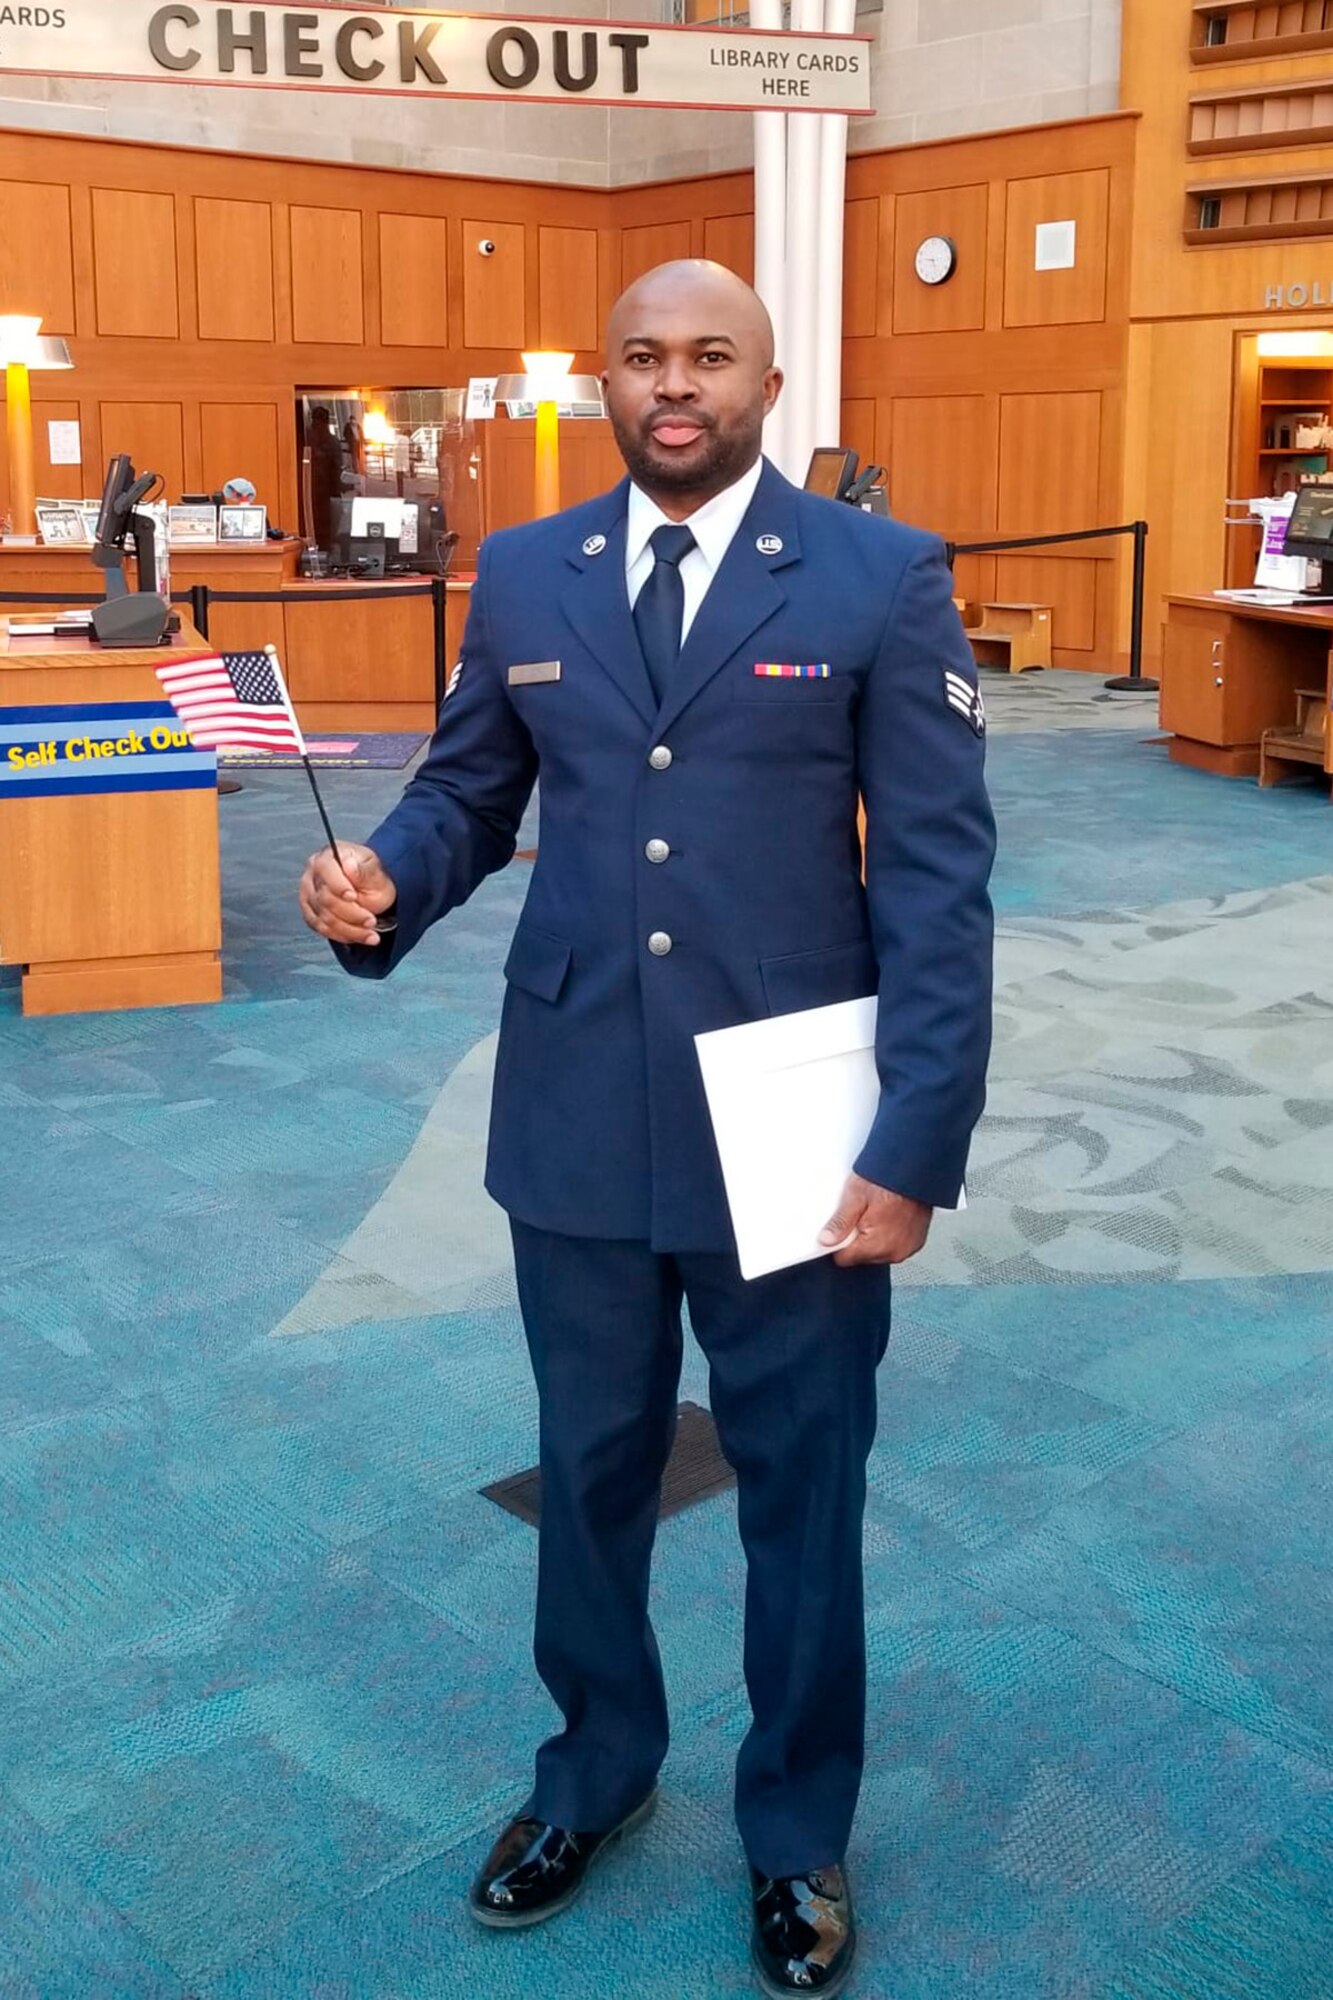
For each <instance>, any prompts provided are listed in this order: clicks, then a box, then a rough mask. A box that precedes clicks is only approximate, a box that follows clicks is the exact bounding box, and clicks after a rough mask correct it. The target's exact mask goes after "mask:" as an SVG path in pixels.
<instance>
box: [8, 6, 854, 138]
mask: <svg viewBox="0 0 1333 2000" xmlns="http://www.w3.org/2000/svg"><path fill="white" fill-rule="evenodd" d="M0 13H2V14H3V27H0V74H5V73H8V74H10V75H16V76H41V77H43V78H45V77H51V76H56V77H61V78H63V77H81V76H82V77H96V78H106V79H113V80H114V79H117V78H126V79H129V80H132V81H136V82H141V81H148V82H155V83H158V82H160V83H183V84H190V85H194V84H209V83H227V84H243V85H244V86H245V87H246V88H247V89H251V88H253V89H257V90H263V89H280V90H282V89H285V90H340V91H349V90H350V91H358V92H362V93H369V94H370V95H373V96H397V97H477V98H499V99H500V100H501V101H502V102H505V103H510V104H512V103H514V102H515V100H517V99H520V98H527V99H528V100H529V101H532V102H536V103H543V104H623V105H644V106H649V105H656V106H664V107H666V108H669V109H681V110H684V109H687V108H697V109H701V110H723V111H774V110H781V111H845V112H849V113H851V114H853V115H857V114H861V115H864V114H867V113H869V111H870V108H871V106H870V46H871V44H870V37H869V36H867V35H807V34H796V33H790V34H784V33H776V34H772V33H756V32H753V31H751V30H749V29H737V28H707V27H697V28H696V27H666V26H661V27H659V26H657V25H649V26H644V25H641V24H639V23H636V22H622V21H603V22H599V21H594V20H587V21H582V20H581V21H578V22H577V23H568V22H563V21H559V20H547V19H545V18H539V19H532V20H530V19H528V18H526V17H522V16H517V15H505V14H483V15H471V14H441V13H433V12H430V11H427V10H425V9H421V8H412V7H375V6H369V7H361V8H356V9H353V8H352V7H349V6H347V5H346V4H343V5H337V6H320V7H319V8H317V9H316V8H313V7H312V8H311V9H310V11H309V12H308V13H298V12H296V11H294V10H293V9H292V8H291V7H289V6H282V5H275V4H272V3H271V0H270V4H268V5H250V6H246V7H244V8H237V7H232V6H219V5H217V4H212V5H210V4H209V0H195V4H193V5H191V6H162V5H159V0H61V4H60V5H59V6H58V7H55V6H53V7H5V8H3V9H0Z"/></svg>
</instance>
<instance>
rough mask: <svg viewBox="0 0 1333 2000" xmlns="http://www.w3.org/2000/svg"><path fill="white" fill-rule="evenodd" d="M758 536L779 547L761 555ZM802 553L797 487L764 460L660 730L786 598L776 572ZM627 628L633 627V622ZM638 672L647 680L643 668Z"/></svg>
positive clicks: (660, 717) (679, 666) (674, 681)
mask: <svg viewBox="0 0 1333 2000" xmlns="http://www.w3.org/2000/svg"><path fill="white" fill-rule="evenodd" d="M761 540H765V541H776V542H777V543H778V544H779V545H780V546H779V547H777V548H776V549H772V550H771V552H770V553H769V554H767V555H765V554H764V553H763V552H762V551H761V550H760V549H759V547H758V543H759V542H760V541H761ZM800 554H801V545H800V539H799V536H798V534H797V526H796V490H795V488H794V487H792V486H790V485H789V484H788V483H787V481H786V480H785V479H784V478H783V476H782V474H781V473H780V472H777V471H775V470H774V468H773V467H772V466H771V465H769V464H768V463H767V462H765V465H764V470H763V473H762V475H761V477H760V480H759V484H758V486H757V487H756V488H755V495H754V499H753V500H752V501H751V502H750V506H749V509H748V510H747V512H746V515H745V518H744V520H743V521H742V522H741V525H740V527H739V528H738V529H737V530H736V533H735V535H734V536H733V538H732V542H731V547H730V548H729V549H728V550H727V553H726V555H725V556H724V557H723V559H722V566H721V568H720V569H719V570H718V573H717V575H716V576H715V577H714V578H713V581H712V583H711V584H710V585H709V587H708V594H707V596H706V597H705V598H704V601H703V603H702V604H701V605H700V606H699V610H698V613H697V615H696V617H695V620H694V623H693V624H692V625H691V627H690V634H689V637H688V638H687V639H686V641H685V644H684V646H683V647H682V648H681V655H680V659H679V660H678V662H677V663H676V671H675V673H674V674H673V675H672V677H671V684H670V686H669V687H668V689H667V694H666V699H665V701H664V702H663V703H662V707H661V711H660V713H658V714H657V717H656V721H657V727H658V729H659V731H662V730H665V729H666V727H667V725H668V724H669V723H672V722H674V721H675V719H676V717H677V716H678V715H679V714H680V712H681V710H682V709H683V708H685V707H686V706H687V704H688V703H690V702H692V701H693V700H694V698H695V696H696V695H697V694H698V693H699V692H700V690H701V689H703V688H704V687H706V686H707V685H708V682H709V681H710V680H712V678H713V676H714V675H715V674H718V673H720V672H721V671H722V669H723V667H725V666H726V664H727V662H728V661H729V660H731V659H732V658H733V657H734V656H735V654H736V653H737V652H738V651H739V650H740V648H741V647H742V646H743V645H744V644H745V641H746V640H747V639H748V638H749V636H750V634H751V633H752V632H757V631H758V629H759V627H760V626H761V625H762V624H763V623H764V621H765V620H766V619H768V618H771V617H772V616H773V614H774V612H775V611H777V610H779V609H780V608H781V607H782V605H784V604H785V603H786V601H787V593H786V591H785V589H784V588H783V586H782V584H781V583H780V582H779V580H778V577H777V576H776V575H775V574H774V572H775V571H779V570H782V569H785V568H786V567H787V566H788V564H790V563H794V562H797V561H799V560H800ZM622 565H623V543H622ZM622 573H623V570H622ZM630 629H631V632H632V631H633V626H632V625H631V627H630ZM640 658H642V656H640ZM642 671H643V676H644V680H645V682H646V681H647V677H648V673H647V668H646V667H644V668H643V669H642ZM650 700H651V696H650Z"/></svg>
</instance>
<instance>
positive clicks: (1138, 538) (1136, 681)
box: [944, 521, 1158, 694]
mask: <svg viewBox="0 0 1333 2000" xmlns="http://www.w3.org/2000/svg"><path fill="white" fill-rule="evenodd" d="M1108 535H1132V536H1133V537H1134V578H1133V584H1132V586H1131V589H1132V597H1131V600H1130V622H1129V672H1128V673H1127V674H1116V675H1115V676H1114V677H1113V678H1112V679H1111V680H1109V681H1107V683H1106V685H1107V687H1108V688H1112V689H1114V690H1115V691H1116V692H1117V693H1119V692H1124V693H1126V694H1128V693H1130V692H1131V691H1136V690H1138V689H1140V688H1141V689H1142V690H1143V691H1144V692H1145V693H1148V692H1150V691H1151V690H1152V689H1153V688H1155V687H1156V686H1157V685H1158V683H1157V682H1156V681H1155V680H1151V679H1149V678H1148V677H1147V676H1146V675H1145V674H1144V671H1143V599H1144V586H1145V581H1146V577H1147V564H1148V523H1147V522H1146V521H1125V522H1122V523H1121V525H1120V526H1119V527H1117V528H1075V529H1073V530H1071V532H1070V533H1069V534H1067V535H1018V536H1009V537H1007V538H1006V539H1004V540H1002V541H994V542H946V543H945V545H944V547H945V553H946V554H947V556H948V560H949V567H950V569H952V568H953V566H954V562H955V560H956V559H957V558H958V557H959V556H989V555H996V554H998V553H999V552H1000V551H1001V550H1007V549H1048V548H1053V547H1055V546H1056V545H1057V544H1058V543H1061V542H1100V541H1103V540H1105V538H1106V537H1107V536H1108Z"/></svg>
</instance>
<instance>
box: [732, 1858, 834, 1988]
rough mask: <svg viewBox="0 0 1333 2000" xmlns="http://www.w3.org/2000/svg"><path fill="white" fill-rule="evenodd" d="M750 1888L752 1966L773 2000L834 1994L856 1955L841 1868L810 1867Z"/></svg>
mask: <svg viewBox="0 0 1333 2000" xmlns="http://www.w3.org/2000/svg"><path fill="white" fill-rule="evenodd" d="M750 1875H751V1879H752V1881H753V1884H754V1962H755V1968H756V1970H757V1972H758V1974H759V1984H760V1985H761V1986H762V1987H763V1989H764V1991H765V1993H771V1994H773V1995H774V1996H775V2000H786V1995H787V1994H789V1993H838V1992H840V1991H841V1990H842V1988H843V1987H844V1986H845V1985H846V1983H847V1976H848V1974H849V1973H850V1972H851V1969H852V1958H853V1956H854V1955H855V1952H856V1919H855V1918H854V1917H853V1915H852V1899H851V1894H850V1892H849V1890H848V1887H847V1881H846V1877H845V1876H844V1875H843V1872H842V1870H841V1868H812V1869H810V1871H809V1872H808V1873H807V1874H805V1875H780V1876H778V1878H777V1879H776V1880H773V1879H772V1878H771V1877H769V1876H767V1875H761V1874H760V1873H759V1871H758V1869H755V1868H752V1869H751V1870H750Z"/></svg>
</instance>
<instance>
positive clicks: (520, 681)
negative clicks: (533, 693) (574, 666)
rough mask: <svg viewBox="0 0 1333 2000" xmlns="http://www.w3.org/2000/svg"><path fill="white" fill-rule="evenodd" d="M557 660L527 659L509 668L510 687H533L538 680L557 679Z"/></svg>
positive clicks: (558, 667)
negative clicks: (519, 664)
mask: <svg viewBox="0 0 1333 2000" xmlns="http://www.w3.org/2000/svg"><path fill="white" fill-rule="evenodd" d="M559 678H560V662H559V660H528V661H526V662H525V663H524V664H523V665H522V666H517V667H511V668H510V669H509V685H510V687H511V688H512V687H535V686H536V685H537V683H538V682H539V681H558V680H559Z"/></svg>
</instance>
